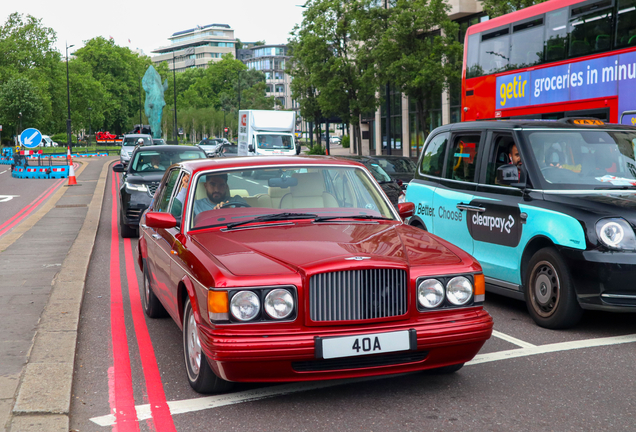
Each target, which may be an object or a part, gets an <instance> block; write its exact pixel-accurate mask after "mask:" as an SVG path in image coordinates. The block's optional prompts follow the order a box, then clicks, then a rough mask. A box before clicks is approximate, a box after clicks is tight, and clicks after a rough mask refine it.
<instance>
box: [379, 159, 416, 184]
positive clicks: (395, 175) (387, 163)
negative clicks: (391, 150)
mask: <svg viewBox="0 0 636 432" xmlns="http://www.w3.org/2000/svg"><path fill="white" fill-rule="evenodd" d="M368 158H369V159H371V160H373V161H374V162H376V163H377V164H378V165H380V167H382V169H383V170H384V171H385V172H386V173H387V174H388V175H389V176H390V177H391V178H392V179H393V180H394V181H395V182H396V183H397V184H398V185H399V186H400V187H401V188H402V190H406V188H407V186H408V184H409V182H410V181H411V180H413V177H414V176H415V171H416V169H417V165H416V164H415V162H414V161H413V160H412V159H411V158H408V157H406V156H386V155H370V156H368Z"/></svg>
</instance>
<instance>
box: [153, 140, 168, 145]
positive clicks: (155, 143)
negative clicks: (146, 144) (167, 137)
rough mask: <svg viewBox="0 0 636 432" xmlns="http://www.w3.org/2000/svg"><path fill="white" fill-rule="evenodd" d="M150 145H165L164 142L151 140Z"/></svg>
mask: <svg viewBox="0 0 636 432" xmlns="http://www.w3.org/2000/svg"><path fill="white" fill-rule="evenodd" d="M152 143H153V144H154V145H165V144H166V142H165V141H164V140H162V139H153V140H152Z"/></svg>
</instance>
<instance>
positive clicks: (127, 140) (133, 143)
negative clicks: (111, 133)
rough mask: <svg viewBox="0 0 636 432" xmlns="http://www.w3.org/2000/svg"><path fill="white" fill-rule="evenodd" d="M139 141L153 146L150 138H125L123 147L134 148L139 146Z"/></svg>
mask: <svg viewBox="0 0 636 432" xmlns="http://www.w3.org/2000/svg"><path fill="white" fill-rule="evenodd" d="M139 139H142V140H144V145H152V142H151V140H150V138H148V137H125V138H124V142H123V144H122V145H124V146H126V147H134V146H136V145H137V141H139Z"/></svg>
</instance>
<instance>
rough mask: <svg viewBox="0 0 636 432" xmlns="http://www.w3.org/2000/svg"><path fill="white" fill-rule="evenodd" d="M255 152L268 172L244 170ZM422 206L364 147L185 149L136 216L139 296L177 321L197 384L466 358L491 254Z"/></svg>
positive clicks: (471, 352) (216, 387) (325, 375)
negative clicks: (350, 152) (384, 187)
mask: <svg viewBox="0 0 636 432" xmlns="http://www.w3.org/2000/svg"><path fill="white" fill-rule="evenodd" d="M246 168H249V169H250V170H254V171H264V172H267V173H268V174H267V175H263V176H258V177H262V178H267V180H260V181H251V182H249V181H246V180H245V179H243V178H242V177H241V176H239V175H236V173H238V172H240V171H243V170H245V169H246ZM270 173H274V175H270ZM412 212H413V204H412V203H405V204H401V205H400V206H399V208H398V209H396V208H394V207H393V206H392V205H391V203H390V202H389V201H387V199H386V197H385V196H384V194H382V193H381V192H380V188H379V187H378V185H377V183H376V182H375V181H373V177H372V176H371V174H370V173H369V171H368V170H367V169H366V168H365V167H364V166H362V165H361V164H359V163H357V162H355V161H350V160H345V159H336V158H329V157H324V158H321V157H307V156H265V157H258V156H254V157H249V158H241V157H236V158H227V159H216V160H210V159H206V160H200V161H186V162H182V163H179V164H177V165H175V166H172V167H171V168H170V169H169V171H168V172H167V173H166V175H165V176H164V178H163V180H162V182H161V185H160V186H159V189H158V190H157V193H156V196H155V200H154V201H153V204H152V206H151V207H150V208H149V209H148V211H147V212H145V213H144V215H143V216H142V220H141V225H140V227H141V236H140V239H139V243H138V253H139V259H138V260H137V262H138V264H139V265H140V268H141V271H142V273H143V281H144V282H143V295H142V304H143V308H144V311H145V313H146V315H148V316H149V317H151V318H155V317H160V316H164V315H169V316H171V317H172V319H173V320H174V321H175V322H176V323H177V325H178V326H179V328H181V329H182V331H183V350H184V359H185V369H186V376H187V379H188V381H189V383H190V385H191V386H192V388H193V389H194V390H196V391H198V392H201V393H208V392H221V391H225V390H227V389H228V388H229V387H230V386H231V383H232V382H259V381H267V382H272V381H273V382H277V381H279V382H280V381H306V380H318V379H335V378H353V377H363V376H374V375H384V374H394V373H406V372H414V371H420V370H424V369H430V370H434V371H437V372H440V373H451V372H454V371H457V370H458V369H460V368H461V367H462V365H463V364H464V363H465V362H467V361H469V360H471V359H472V358H473V357H474V356H475V354H476V353H477V352H478V351H479V350H480V348H481V347H482V345H483V344H484V342H485V341H486V340H487V339H488V338H489V337H490V335H491V332H492V326H493V322H492V318H491V317H490V315H489V314H488V313H487V312H486V311H485V310H484V309H483V307H482V305H483V301H484V291H483V290H484V288H483V286H484V282H483V277H482V270H481V267H480V265H479V264H478V263H477V261H475V260H474V259H473V258H472V257H471V256H470V255H469V254H467V253H465V252H463V251H461V250H460V249H459V248H457V247H455V246H453V245H451V244H449V243H447V242H445V241H443V240H440V239H438V238H437V237H436V236H434V235H432V234H430V233H426V232H423V231H421V230H418V229H416V228H414V227H410V226H408V225H406V224H404V223H403V219H404V218H406V217H409V216H410V215H411V214H412ZM168 251H170V252H169V253H168ZM167 269H169V270H170V271H169V272H168V271H167ZM175 349H177V347H175Z"/></svg>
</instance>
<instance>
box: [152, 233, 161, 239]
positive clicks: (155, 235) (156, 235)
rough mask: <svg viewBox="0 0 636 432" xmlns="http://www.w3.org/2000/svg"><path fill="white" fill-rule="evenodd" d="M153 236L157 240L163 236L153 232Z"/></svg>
mask: <svg viewBox="0 0 636 432" xmlns="http://www.w3.org/2000/svg"><path fill="white" fill-rule="evenodd" d="M152 236H153V237H154V238H156V239H157V240H159V239H161V236H160V235H159V234H153V235H152Z"/></svg>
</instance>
